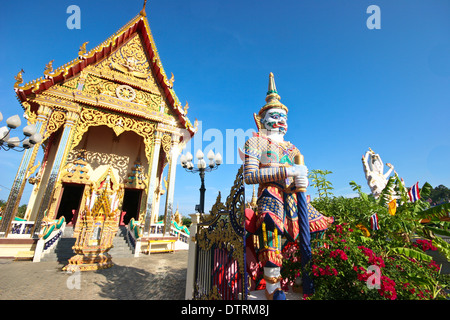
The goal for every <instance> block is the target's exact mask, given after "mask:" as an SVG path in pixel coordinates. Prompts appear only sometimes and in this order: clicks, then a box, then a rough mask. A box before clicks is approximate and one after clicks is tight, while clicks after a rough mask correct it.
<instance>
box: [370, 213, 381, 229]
mask: <svg viewBox="0 0 450 320" xmlns="http://www.w3.org/2000/svg"><path fill="white" fill-rule="evenodd" d="M370 226H371V227H372V230H378V229H380V226H379V224H378V215H377V214H376V213H374V214H373V215H372V216H371V217H370Z"/></svg>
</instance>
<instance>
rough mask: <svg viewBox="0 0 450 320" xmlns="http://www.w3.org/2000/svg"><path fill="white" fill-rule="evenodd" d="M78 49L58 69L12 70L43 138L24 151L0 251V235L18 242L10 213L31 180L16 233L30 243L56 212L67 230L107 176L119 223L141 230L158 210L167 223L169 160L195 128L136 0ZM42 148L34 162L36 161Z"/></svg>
mask: <svg viewBox="0 0 450 320" xmlns="http://www.w3.org/2000/svg"><path fill="white" fill-rule="evenodd" d="M86 47H87V42H86V43H84V44H82V45H81V47H80V50H79V52H78V56H77V57H76V58H75V59H74V60H72V61H70V62H68V63H66V64H64V65H63V66H61V67H59V68H56V69H53V65H52V64H53V61H50V62H49V63H48V65H47V66H46V68H45V71H44V75H43V76H42V77H41V78H39V79H36V80H33V81H31V82H28V83H24V81H23V79H22V73H23V71H21V72H19V74H18V75H17V76H16V83H15V85H14V89H15V92H16V94H17V98H18V100H19V102H20V103H21V105H22V107H23V109H24V111H25V115H26V118H27V120H28V122H29V123H33V124H35V125H36V128H37V130H38V131H39V132H40V133H41V135H42V137H43V141H42V143H41V144H39V145H36V146H35V147H34V148H31V149H28V150H26V151H25V152H24V154H23V159H22V161H21V163H20V166H19V169H18V171H17V175H16V178H15V180H14V182H13V186H12V187H11V194H10V196H9V198H8V200H7V204H6V207H5V210H4V212H3V217H2V220H1V224H0V240H3V241H0V253H1V251H2V250H3V249H4V248H5V244H8V242H7V241H5V240H7V239H11V238H17V233H18V231H17V230H16V228H15V226H14V221H15V219H14V218H15V216H16V213H17V209H18V206H19V203H20V201H21V198H22V193H23V190H24V187H25V184H26V183H31V184H33V190H32V193H31V197H30V199H29V201H28V208H27V211H26V215H25V219H26V220H27V223H28V227H27V230H26V231H24V232H19V233H22V236H21V238H24V233H25V234H27V235H28V238H29V239H30V241H29V244H30V246H31V244H32V241H31V240H32V239H36V238H37V236H38V235H39V234H40V233H42V232H41V231H42V230H41V228H42V227H43V222H45V221H47V220H58V219H60V218H61V217H64V220H65V222H66V224H68V225H73V229H74V234H75V236H76V234H77V232H79V231H80V228H81V227H80V220H81V219H79V217H80V216H81V215H82V213H83V210H85V208H88V209H89V208H93V207H94V203H93V201H91V200H92V198H93V196H94V193H95V190H94V189H95V188H98V189H100V188H104V185H103V183H110V181H114V183H115V184H116V185H115V187H117V188H116V189H114V190H116V191H115V192H116V193H115V194H114V195H113V196H111V197H112V198H111V199H112V200H111V201H110V202H111V203H109V202H108V205H110V206H111V207H110V208H109V209H111V210H116V211H117V213H115V214H117V215H119V217H118V219H117V221H118V223H120V224H123V225H125V224H127V223H128V222H129V221H130V220H131V219H134V220H135V221H138V222H139V223H140V224H141V225H142V231H143V234H144V235H146V234H148V233H149V230H150V226H151V224H153V223H156V222H157V219H158V214H159V212H160V208H161V209H162V207H161V206H164V209H165V210H164V212H165V217H166V219H165V220H166V221H165V222H166V225H170V220H171V219H172V216H173V212H172V211H173V200H174V199H173V195H174V188H175V173H176V163H177V158H178V155H179V154H180V153H181V150H182V148H183V147H184V146H185V145H186V143H187V141H188V140H189V139H191V138H192V136H193V135H194V134H195V132H196V130H197V128H196V126H195V127H194V125H192V123H191V122H190V120H189V119H188V117H187V111H188V105H187V104H186V105H185V106H182V105H181V103H180V101H179V99H178V98H177V96H176V94H175V92H174V90H173V83H174V76H173V74H171V75H170V77H169V76H168V75H167V74H166V72H165V71H164V69H163V66H162V64H161V59H160V57H159V54H158V51H157V49H156V46H155V42H154V39H153V36H152V33H151V31H150V27H149V23H148V20H147V17H146V13H145V5H144V8H143V10H142V11H141V12H140V13H139V14H138V15H137V16H136V17H135V18H133V19H132V20H131V21H129V22H128V23H127V24H126V25H125V26H124V27H122V28H121V29H120V30H119V31H117V32H116V33H114V34H113V35H112V36H111V37H109V38H108V39H106V40H105V41H104V42H102V43H101V44H100V45H98V46H97V47H95V48H93V49H91V50H88V49H87V48H86ZM41 147H42V148H43V151H44V156H43V159H36V158H37V153H38V148H41ZM105 177H108V179H107V180H105V179H106V178H105ZM105 181H106V182H105ZM111 183H112V182H111ZM111 186H112V184H111ZM110 189H111V190H112V187H111V188H110ZM164 193H165V200H166V201H165V203H161V202H162V201H161V199H162V197H161V195H162V194H164ZM108 201H109V200H108ZM23 243H25V242H23ZM2 246H3V247H2ZM2 248H3V249H2ZM3 251H4V250H3ZM4 255H5V254H3V256H4ZM6 255H8V254H6ZM10 255H11V254H10Z"/></svg>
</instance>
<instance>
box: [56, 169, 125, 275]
mask: <svg viewBox="0 0 450 320" xmlns="http://www.w3.org/2000/svg"><path fill="white" fill-rule="evenodd" d="M122 197H123V186H122V185H120V184H118V183H117V181H116V179H115V178H114V173H113V171H112V169H111V168H109V169H108V171H107V172H106V173H105V174H104V175H103V176H102V177H101V178H100V179H99V180H98V181H97V183H96V184H94V186H92V187H91V189H90V197H89V199H88V200H87V201H86V206H85V210H84V212H83V215H82V216H81V224H82V228H81V230H80V232H79V234H78V236H77V240H76V242H75V245H74V246H73V250H74V252H75V256H73V257H72V258H70V259H69V264H68V265H66V266H65V267H64V268H63V270H65V271H69V272H74V271H78V270H79V271H89V270H98V269H104V268H109V267H112V266H113V263H112V261H111V255H110V254H109V253H108V251H109V250H110V249H111V248H112V241H113V239H114V237H115V235H116V233H117V230H118V219H119V210H118V209H119V202H120V199H121V198H122Z"/></svg>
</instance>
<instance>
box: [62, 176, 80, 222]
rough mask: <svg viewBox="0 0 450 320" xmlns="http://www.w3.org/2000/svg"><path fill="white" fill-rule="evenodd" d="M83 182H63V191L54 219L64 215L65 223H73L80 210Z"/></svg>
mask: <svg viewBox="0 0 450 320" xmlns="http://www.w3.org/2000/svg"><path fill="white" fill-rule="evenodd" d="M83 191H84V184H69V183H63V192H62V197H61V201H60V203H59V208H58V213H57V215H56V219H59V218H60V217H61V216H64V218H65V219H66V224H67V225H75V223H76V222H77V218H78V213H79V212H80V203H81V199H82V197H83Z"/></svg>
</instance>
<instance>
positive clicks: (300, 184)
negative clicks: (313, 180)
mask: <svg viewBox="0 0 450 320" xmlns="http://www.w3.org/2000/svg"><path fill="white" fill-rule="evenodd" d="M294 182H295V186H296V187H297V188H306V187H308V184H309V181H308V177H304V176H297V177H295V178H294Z"/></svg>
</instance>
